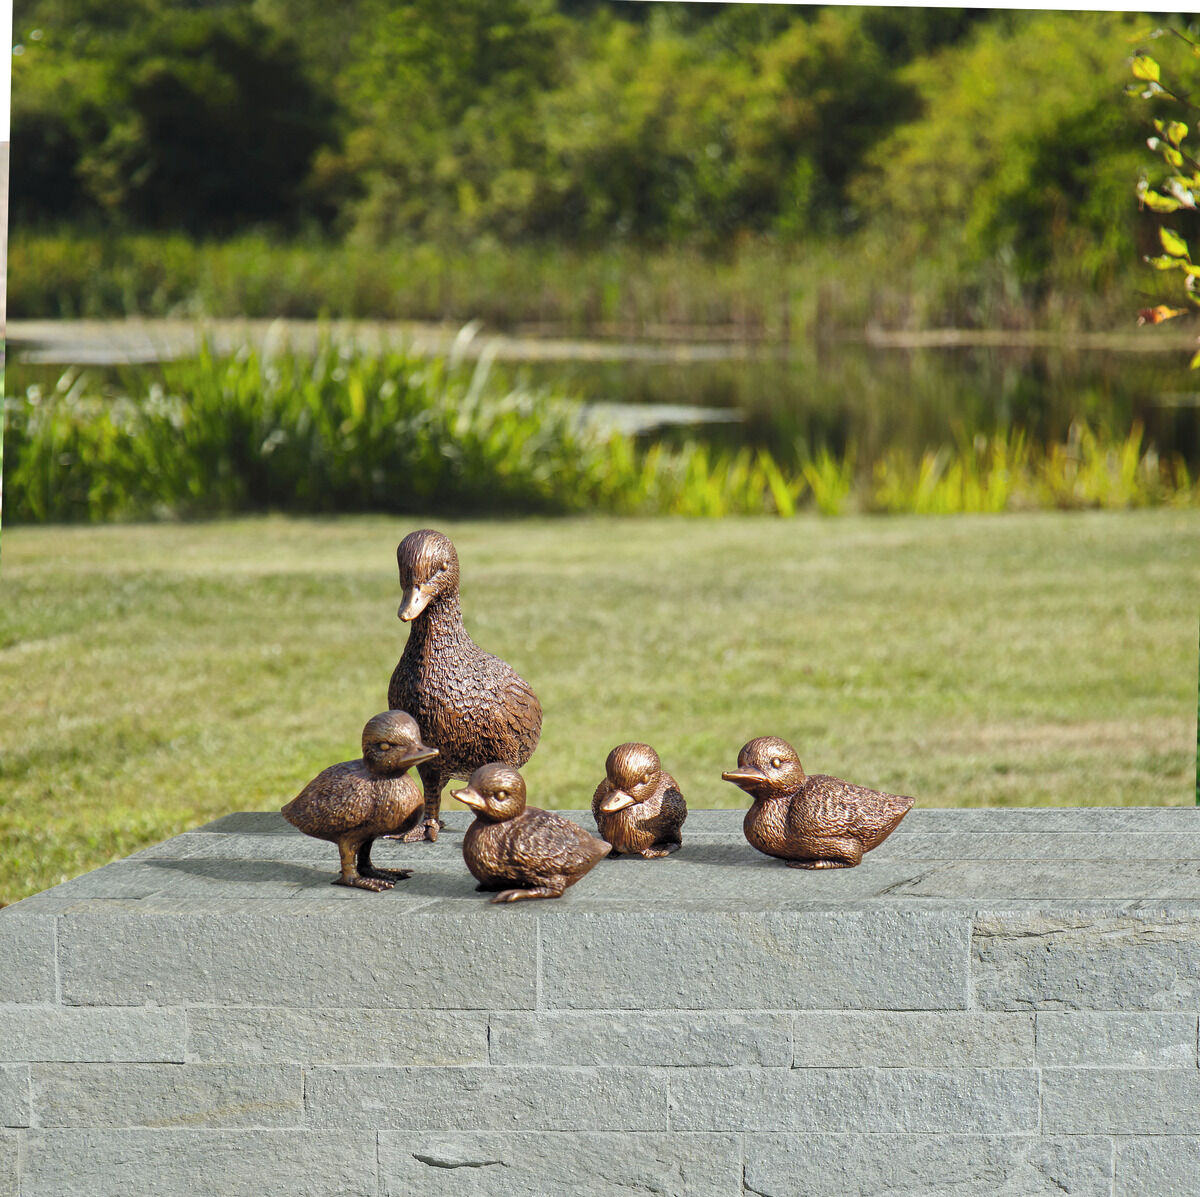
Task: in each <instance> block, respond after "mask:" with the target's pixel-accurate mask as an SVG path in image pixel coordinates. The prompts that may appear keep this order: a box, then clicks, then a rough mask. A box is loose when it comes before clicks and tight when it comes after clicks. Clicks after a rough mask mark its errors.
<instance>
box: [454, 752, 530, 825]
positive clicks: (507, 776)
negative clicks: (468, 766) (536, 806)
mask: <svg viewBox="0 0 1200 1197" xmlns="http://www.w3.org/2000/svg"><path fill="white" fill-rule="evenodd" d="M450 797H451V798H457V799H458V800H459V802H462V803H465V804H466V805H467V806H469V807H470V808H471V809H472V810H473V811H474V812H475V813H476V814H477V815H478V816H479V817H480V818H481V819H487V820H489V821H490V822H492V823H503V822H504V820H505V819H515V818H516V817H517V815H519V814H520V813H521V812H522V811H523V810H524V809H525V779H524V778H523V777H522V776H521V775H520V774H519V773H518V772H517V771H516V769H514V768H512V767H511V766H510V765H502V764H500V763H499V762H498V761H497V762H495V763H493V764H491V765H480V766H479V768H478V769H476V770H475V772H474V773H472V774H471V780H470V781H469V782H467V788H466V789H465V790H457V791H454V792H452V793H451V795H450Z"/></svg>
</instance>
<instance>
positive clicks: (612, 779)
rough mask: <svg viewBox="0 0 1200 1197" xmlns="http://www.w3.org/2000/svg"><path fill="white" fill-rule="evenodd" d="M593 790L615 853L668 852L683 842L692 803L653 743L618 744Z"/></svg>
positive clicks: (595, 810)
mask: <svg viewBox="0 0 1200 1197" xmlns="http://www.w3.org/2000/svg"><path fill="white" fill-rule="evenodd" d="M604 768H605V777H604V780H603V781H602V782H601V783H600V784H599V785H598V786H597V787H596V792H595V794H594V795H593V796H592V816H593V818H594V819H595V820H596V827H597V829H598V830H599V832H600V834H601V835H602V836H603V837H604V838H605V839H606V840H607V841H608V842H609V843H610V844H612V846H613V853H614V855H616V854H620V853H628V854H630V855H633V856H644V857H647V858H650V859H653V858H656V857H662V856H667V855H669V854H670V853H672V852H674V851H676V850H677V849H678V848H679V847H680V845H681V844H682V842H683V836H682V831H681V829H682V827H683V822H684V820H685V819H686V818H687V803H686V802H685V801H684V798H683V794H682V793H680V790H679V785H678V783H677V782H676V781H675V778H673V777H672V776H671V775H670V774H669V773H667V772H666V771H665V770H664V769H663V767H662V762H661V761H660V760H659V758H658V753H657V752H655V751H654V749H653V748H651V747H650V745H649V744H641V743H629V744H618V745H617V747H616V748H614V749H613V750H612V752H610V753H609V754H608V760H607V761H605V765H604Z"/></svg>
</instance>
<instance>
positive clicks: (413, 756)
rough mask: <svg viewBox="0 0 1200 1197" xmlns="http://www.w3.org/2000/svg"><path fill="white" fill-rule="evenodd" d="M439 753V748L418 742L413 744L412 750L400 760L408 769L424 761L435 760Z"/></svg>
mask: <svg viewBox="0 0 1200 1197" xmlns="http://www.w3.org/2000/svg"><path fill="white" fill-rule="evenodd" d="M437 754H438V750H437V749H436V748H432V747H431V746H430V745H428V744H416V745H414V746H413V748H412V751H411V752H409V753H407V754H406V755H405V756H403V757H401V758H400V760H401V763H402V764H403V765H404V767H405V768H406V769H408V768H411V767H412V766H413V765H419V764H421V762H422V761H431V760H433V758H434V757H435V756H437Z"/></svg>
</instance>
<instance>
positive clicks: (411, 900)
mask: <svg viewBox="0 0 1200 1197" xmlns="http://www.w3.org/2000/svg"><path fill="white" fill-rule="evenodd" d="M563 813H564V814H567V815H569V816H570V817H572V818H574V819H576V820H577V821H579V822H580V823H581V824H582V825H584V826H585V827H588V828H589V829H592V830H594V827H593V825H592V820H591V816H590V814H589V813H588V812H585V811H565V812H563ZM468 822H469V815H468V814H467V813H466V812H450V813H448V814H447V815H446V828H445V830H444V831H443V833H442V835H441V837H440V838H439V840H438V842H437V843H436V844H415V845H405V844H401V843H398V842H396V841H392V840H382V841H379V842H378V844H377V846H376V850H375V859H376V861H377V862H378V863H379V864H382V865H384V866H390V867H404V868H411V869H412V870H413V876H412V877H411V878H410V879H409V880H408V881H405V882H401V883H399V884H398V885H397V886H396V888H395V889H394V890H392V891H391V892H388V893H383V894H369V893H365V892H362V891H358V890H348V889H343V888H341V887H337V886H333V885H331V884H330V881H331V879H332V878H333V876H334V875H335V873H336V863H337V862H336V856H337V853H336V850H335V848H334V847H333V845H331V844H327V843H324V842H322V841H318V840H313V839H310V838H308V837H306V836H304V835H302V834H300V833H299V832H298V831H296V830H295V829H294V828H292V827H291V826H290V825H289V824H288V823H286V822H285V821H284V819H283V818H282V816H280V815H278V814H275V813H267V812H243V813H238V814H231V815H227V816H225V817H224V818H222V819H218V820H216V821H215V822H212V823H209V824H207V825H206V826H204V827H200V828H197V829H196V830H194V831H188V832H185V833H183V834H182V835H178V836H176V837H174V838H173V839H170V840H167V841H166V842H165V843H162V844H158V845H155V846H154V847H151V848H147V849H145V850H143V851H141V852H138V853H136V854H135V855H133V856H131V857H129V858H127V859H125V860H122V861H118V862H116V863H114V864H111V865H108V866H106V867H104V868H101V869H97V870H96V871H94V872H92V873H87V874H85V875H83V876H81V877H77V878H74V879H73V880H71V881H67V882H65V883H63V884H62V885H58V886H55V887H54V888H53V889H50V890H47V891H45V892H44V893H42V894H38V895H35V896H34V897H32V898H29V899H26V900H25V901H23V902H20V903H17V904H16V905H15V906H12V907H10V908H8V910H6V911H5V912H3V923H9V922H10V920H11V919H13V917H14V916H16V915H19V914H35V913H38V912H46V913H57V912H61V911H64V910H71V911H73V912H80V913H83V912H89V911H90V912H101V911H103V910H105V909H109V910H113V909H116V907H115V906H114V904H118V905H119V908H120V909H121V910H122V911H123V912H125V913H130V912H134V911H140V912H142V913H146V914H154V915H170V914H173V913H186V912H188V911H193V912H205V911H207V912H209V913H215V912H217V911H228V912H234V911H238V910H240V911H253V912H255V913H256V914H259V915H263V916H267V917H271V918H275V917H279V916H281V915H285V914H288V913H291V914H295V913H298V912H299V911H300V910H301V909H303V910H304V911H305V912H306V913H316V912H318V911H326V910H329V911H341V912H343V913H349V911H350V910H354V911H355V912H356V913H358V914H361V913H363V912H364V911H375V912H377V913H380V914H383V913H384V912H386V917H387V918H389V919H394V918H395V917H396V915H397V914H400V913H408V912H415V911H418V910H419V911H420V912H421V913H422V914H423V915H429V916H433V915H437V914H447V915H453V916H455V917H461V915H462V914H463V912H464V910H466V909H471V910H476V911H478V912H479V914H480V916H481V917H485V916H486V917H497V916H499V917H502V918H506V919H521V918H522V917H526V916H528V914H529V913H530V912H533V911H536V912H537V913H538V914H540V915H567V914H570V913H576V914H581V913H611V914H621V913H624V914H634V913H637V914H642V915H666V914H671V913H685V912H698V911H714V912H718V913H728V914H740V913H769V912H813V913H817V912H825V913H839V914H843V915H844V914H847V913H854V912H860V913H861V912H866V911H869V910H892V911H894V912H896V913H897V914H899V913H902V912H912V911H925V912H942V913H944V914H953V913H959V914H961V913H970V914H979V913H981V912H986V911H989V910H1003V911H1024V912H1027V913H1030V914H1036V913H1037V912H1040V911H1044V912H1047V913H1065V912H1068V911H1072V910H1079V911H1086V912H1088V913H1089V914H1090V915H1099V914H1109V915H1112V916H1114V917H1119V916H1120V915H1121V914H1122V913H1123V912H1124V911H1127V910H1135V909H1136V910H1137V911H1138V912H1139V913H1141V914H1144V913H1146V910H1147V904H1149V907H1153V908H1154V909H1157V910H1160V911H1161V912H1163V913H1165V914H1170V912H1171V911H1173V910H1176V909H1178V910H1179V912H1180V913H1181V914H1189V915H1190V914H1193V913H1196V912H1197V911H1200V810H1198V809H1196V808H1193V807H1154V808H1136V807H1128V808H1115V809H1114V808H1104V809H1101V808H1086V807H1078V808H1027V809H1004V810H976V809H957V810H948V809H936V810H915V811H913V812H912V813H911V814H910V815H909V816H908V817H907V818H906V819H905V821H904V822H903V823H902V824H901V826H900V827H899V828H898V829H897V831H896V832H895V833H894V834H893V835H892V836H891V838H890V839H889V840H887V841H886V842H885V843H884V844H882V845H881V846H880V847H879V848H877V849H876V850H875V851H874V852H871V853H869V854H868V855H867V856H866V857H865V859H864V861H863V863H862V864H861V865H860V866H859V867H858V868H855V869H844V870H831V871H823V872H808V871H804V870H799V869H789V868H786V867H784V866H783V864H782V863H781V862H779V861H776V860H773V859H770V858H768V857H765V856H762V855H760V854H759V853H758V852H756V851H754V850H753V849H752V848H751V847H750V846H749V845H748V844H747V843H746V841H745V839H744V837H743V835H742V831H741V812H740V811H737V810H720V811H717V810H694V811H692V812H690V814H689V816H688V821H687V823H686V825H685V827H684V845H683V848H682V850H681V851H679V852H678V853H676V854H675V855H673V856H671V857H669V858H668V859H665V860H654V861H644V860H638V859H633V858H627V857H622V858H620V859H617V860H605V861H602V862H601V863H600V864H599V865H598V866H597V867H596V868H595V869H594V870H593V871H592V872H591V873H589V874H588V875H587V876H586V877H584V878H583V879H582V880H581V881H580V882H579V883H577V884H576V885H575V886H574V887H572V888H571V889H569V890H568V891H567V892H566V894H565V895H564V896H563V897H562V898H561V899H559V900H557V901H553V902H522V903H517V904H515V905H512V906H508V907H504V908H496V907H492V906H490V905H489V904H488V903H487V902H486V900H485V898H484V896H483V895H480V894H478V893H476V892H475V888H474V879H473V878H472V877H471V876H470V874H469V873H468V872H467V870H466V867H465V866H464V864H463V861H462V853H461V845H462V836H463V832H464V831H465V829H466V827H467V825H468ZM6 930H7V931H11V932H13V933H14V934H15V933H16V932H15V930H14V928H13V926H9V927H7V928H6ZM33 963H34V964H36V963H37V962H36V961H34V962H33ZM30 967H31V968H32V967H33V964H31V965H30Z"/></svg>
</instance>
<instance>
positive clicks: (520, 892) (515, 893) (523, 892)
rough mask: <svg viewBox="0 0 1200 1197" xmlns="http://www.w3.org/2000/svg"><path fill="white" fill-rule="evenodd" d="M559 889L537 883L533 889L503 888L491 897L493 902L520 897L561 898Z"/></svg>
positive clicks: (509, 900) (515, 899) (516, 899)
mask: <svg viewBox="0 0 1200 1197" xmlns="http://www.w3.org/2000/svg"><path fill="white" fill-rule="evenodd" d="M562 894H563V891H562V890H561V889H552V888H551V887H550V886H548V885H539V886H536V887H534V888H533V889H504V890H501V891H500V892H499V893H498V894H497V895H496V896H495V897H494V898H493V899H492V901H493V902H520V901H521V899H522V898H561V897H562Z"/></svg>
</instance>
